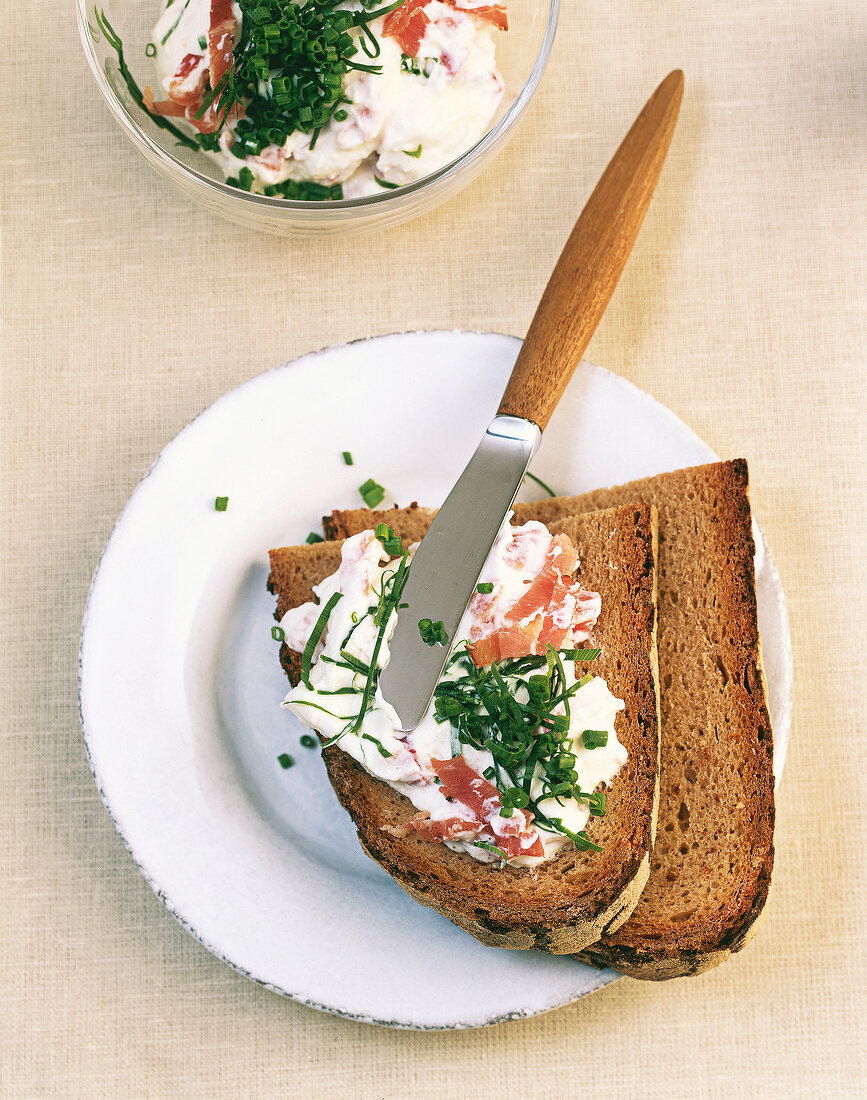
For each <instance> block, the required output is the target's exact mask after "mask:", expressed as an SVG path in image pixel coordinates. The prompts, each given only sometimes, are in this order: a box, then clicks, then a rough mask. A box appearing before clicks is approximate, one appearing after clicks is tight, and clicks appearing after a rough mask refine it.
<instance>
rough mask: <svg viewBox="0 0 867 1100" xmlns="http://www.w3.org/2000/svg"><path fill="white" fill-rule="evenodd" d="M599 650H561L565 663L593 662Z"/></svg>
mask: <svg viewBox="0 0 867 1100" xmlns="http://www.w3.org/2000/svg"><path fill="white" fill-rule="evenodd" d="M601 652H602V650H601V649H561V650H560V653H561V654H562V656H563V659H564V660H565V661H595V660H596V658H597V657H598V656H599V654H600V653H601Z"/></svg>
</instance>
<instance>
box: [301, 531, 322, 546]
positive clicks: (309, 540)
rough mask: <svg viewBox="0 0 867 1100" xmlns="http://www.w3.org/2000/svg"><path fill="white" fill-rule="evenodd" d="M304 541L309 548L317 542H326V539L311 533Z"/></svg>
mask: <svg viewBox="0 0 867 1100" xmlns="http://www.w3.org/2000/svg"><path fill="white" fill-rule="evenodd" d="M304 541H305V542H306V543H307V545H308V546H312V545H313V544H314V543H316V542H325V539H324V538H323V537H322V536H321V535H317V534H316V532H315V531H311V532H310V534H309V535H308V536H307V538H306V539H305V540H304Z"/></svg>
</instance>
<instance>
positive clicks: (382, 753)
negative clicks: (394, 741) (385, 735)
mask: <svg viewBox="0 0 867 1100" xmlns="http://www.w3.org/2000/svg"><path fill="white" fill-rule="evenodd" d="M361 739H362V740H363V741H372V742H373V743H374V745H376V748H377V751H378V752H379V755H380V756H384V757H385V758H386V760H388V759H389V758H390V757H391V753H390V752H389V751H388V749H387V748H386V747H385V745H383V743H382V742H381V741H377V739H376V738H375V737H371V736H370V734H369V733H363V734H362V735H361Z"/></svg>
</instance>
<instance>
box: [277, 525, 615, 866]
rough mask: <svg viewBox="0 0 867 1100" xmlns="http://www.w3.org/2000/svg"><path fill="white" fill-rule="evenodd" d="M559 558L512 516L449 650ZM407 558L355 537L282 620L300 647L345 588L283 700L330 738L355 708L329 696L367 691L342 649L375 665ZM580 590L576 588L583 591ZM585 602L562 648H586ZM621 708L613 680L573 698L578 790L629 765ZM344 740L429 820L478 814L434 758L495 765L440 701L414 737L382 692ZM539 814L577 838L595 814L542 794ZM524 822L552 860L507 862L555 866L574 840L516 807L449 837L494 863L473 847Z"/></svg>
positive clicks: (490, 624)
mask: <svg viewBox="0 0 867 1100" xmlns="http://www.w3.org/2000/svg"><path fill="white" fill-rule="evenodd" d="M552 548H553V549H552ZM412 549H414V548H411V550H412ZM558 552H559V551H558V550H557V547H556V544H555V542H554V539H553V537H552V536H551V535H550V534H549V532H548V531H547V529H546V528H545V527H544V526H543V525H542V524H539V523H528V524H525V525H524V526H523V527H516V528H514V529H513V528H512V527H511V526H510V524H509V523H508V521H507V522H506V523H505V524H504V526H503V530H502V531H501V533H500V535H499V536H498V538H497V540H496V542H495V543H494V546H493V547H492V549H491V553H490V555H489V557H488V560H487V563H486V565H485V568H484V570H483V572H482V575H481V578H480V584H481V585H482V587H483V588H484V587H486V586H487V584H491V585H492V587H493V591H492V592H491V593H490V594H487V593H485V594H484V595H476V596H474V597H473V600H472V601H471V602H470V606H469V607H468V609H467V612H466V614H465V615H464V618H463V620H462V622H461V625H460V628H459V630H458V635H457V637H458V639H459V641H458V643H457V645H456V647H455V650H454V651H453V652H458V651H464V643H465V641H466V640H468V639H472V638H474V637H479V636H481V635H484V634H486V633H488V632H490V630H492V629H497V627H499V626H501V625H502V624H503V621H504V614H505V612H507V611H508V609H510V608H512V607H513V606H514V605H515V603H516V602H517V601H518V600H519V599H520V598H521V596H522V595H523V594H524V593H526V592H527V588H528V585H529V584H531V583H532V582H533V581H534V580H535V578H536V577H537V576H538V575H539V574H540V573H541V572H542V570H543V569H544V567H545V565H546V562H550V561H551V554H552V553H553V554H554V555H555V556H556V554H557V553H558ZM399 561H400V559H399V558H397V559H395V558H391V559H389V556H388V555H387V554H386V553H385V551H384V549H383V546H382V544H381V542H380V541H378V540H377V539H376V537H375V535H374V533H373V532H372V531H366V532H363V533H362V534H359V535H355V536H353V537H352V538H349V539H347V540H346V542H345V544H344V546H343V551H342V561H341V565H340V568H339V570H338V571H337V573H335V574H334V575H333V576H331V577H328V578H327V579H326V580H324V581H323V582H322V583H321V584H319V585H317V586H315V587H314V593H315V594H316V596H317V601H318V602H317V603H307V604H304V605H302V606H300V607H297V608H293V609H291V610H290V611H288V612H287V613H286V615H285V616H284V617H283V619H282V621H281V626H282V628H283V631H284V634H285V641H286V643H287V645H289V646H290V648H292V649H295V650H297V651H299V652H303V651H304V649H305V646H306V645H307V642H308V639H309V638H310V636H311V633H312V631H313V629H314V627H315V625H316V623H317V621H318V619H319V617H320V614H321V612H322V609H323V608H324V607H325V605H326V604H327V603H328V601H329V599H330V598H331V597H332V596H333V595H334V594H335V593H337V592H340V593H342V596H341V597H340V599H338V601H337V602H336V604H335V605H334V607H333V609H332V611H331V613H330V616H329V618H328V622H327V627H326V629H325V632H324V634H323V636H322V638H321V640H320V642H319V644H318V645H317V647H316V650H315V651H314V653H313V662H314V663H313V664H312V667H311V671H310V678H309V681H310V686H309V687H308V686H305V684H304V683H299V685H298V686H297V687H295V688H293V689H292V690H291V691H290V692H289V693H288V695H287V696H286V698H285V700H284V702H283V706H284V707H286V708H287V709H289V710H291V711H292V712H293V713H294V714H296V715H297V716H298V717H299V718H300V719H301V721H302V722H304V723H305V724H306V725H308V726H310V727H311V728H312V729H315V730H317V731H318V732H319V733H320V734H322V735H323V736H324V737H326V738H330V737H337V736H338V735H340V734H341V732H342V731H344V730H345V729H346V727H347V724H348V723H349V722H351V721H352V719H353V718H355V717H356V716H357V715H358V713H359V709H360V696H359V695H358V694H345V693H341V694H328V693H333V692H345V690H346V689H348V688H353V687H354V688H358V687H361V686H363V685H364V682H365V679H366V677H365V676H364V675H362V674H360V673H359V672H356V671H353V669H352V668H347V667H346V665H345V654H347V653H348V654H349V655H350V656H351V657H352V658H356V659H357V660H359V661H361V662H362V663H363V664H365V665H368V666H369V663H370V661H371V657H372V653H373V649H374V645H375V642H376V638H377V635H378V634H379V629H378V628H377V627H376V626H375V625H374V622H373V617H372V616H371V615H369V614H368V610H369V608H370V607H371V606H372V605H376V603H377V600H378V593H379V592H380V591H381V590H382V586H383V580H384V578H385V580H388V578H389V576H390V575H391V574H393V573H394V571H395V569H396V567H397V565H398V564H399ZM574 587H575V590H576V591H580V590H579V589H578V586H577V585H575V586H574ZM580 602H582V603H583V606H584V607H585V608H586V609H589V610H586V611H585V612H584V613H582V614H576V616H575V619H574V622H575V623H576V624H577V625H576V626H574V627H573V629H572V630H571V632H570V633H569V634H568V635H567V636H566V638H565V639H564V642H563V643H562V644H563V646H565V647H569V646H573V645H575V644H580V643H581V642H583V641H586V640H587V639H588V638H589V637H590V631H591V629H592V626H593V624H594V623H595V621H596V616H597V615H598V613H599V599H598V597H597V596H595V595H594V594H592V593H586V592H583V591H582V592H581V593H580ZM396 621H397V615H396V613H394V612H393V613H392V614H391V616H390V618H389V620H388V622H387V623H386V626H385V630H384V634H383V639H382V643H381V648H380V650H379V654H378V659H377V665H378V667H379V668H380V669H381V668H384V667H385V666H386V664H387V663H388V659H389V641H390V639H391V637H392V634H393V632H394V627H395V624H396ZM350 633H351V636H350V637H349V640H348V641H346V642H345V645H344V644H343V643H344V640H345V639H346V637H347V635H350ZM341 648H343V653H341ZM563 664H564V674H565V686H566V687H571V686H572V685H574V684H575V683H576V680H575V674H574V664H573V662H572V661H565V662H564V663H563ZM457 675H459V670H458V666H457V665H453V666H452V668H451V669H448V668H447V671H446V673H445V674H444V679H448V678H449V677H453V678H454V677H456V676H457ZM516 698H517V699H518V701H519V702H525V703H526V702H527V699H528V696H527V693H526V690H525V689H524V688H521V689H520V691H519V694H518V695H516ZM623 709H624V704H623V702H622V701H621V700H619V699H616V698H615V697H614V696H613V695H612V694H611V692H610V691H609V690H608V686H607V684H606V683H605V681H604V680H603V679H602V678H601V677H598V676H594V677H592V678H589V680H588V682H586V683H584V684H583V685H582V686H581V687H580V688H579V689H578V690H577V691H576V692H575V694H574V695H572V697H571V700H570V710H571V714H570V724H569V731H568V734H567V736H568V737H569V738H570V739H571V740H572V746H571V750H570V751H571V752H572V753H573V754H574V756H575V764H574V770H575V771H576V772H577V774H578V780H579V781H578V786H579V788H580V789H581V790H582V791H584V792H593V791H595V790H596V789H597V788H598V787H599V786H600V785H601V784H607V783H610V782H611V781H612V779H613V778H614V776H615V775H616V774H617V772H618V771H619V769H620V768H621V767H622V765H623V764H624V763H625V761H626V758H627V753H626V749H625V748H624V746H623V745H622V744H621V743H620V742H619V741H618V739H617V734H616V731H615V719H616V716H617V714H618V712H620V711H621V710H623ZM553 713H555V714H563V713H564V707H563V705H562V704H561V705H559V706H558V707H555V708H554V710H553ZM585 730H594V731H605V732H606V733H607V744H605V745H604V746H603V747H598V748H592V749H588V748H585V746H584V743H583V739H582V733H583V731H585ZM337 744H338V745H339V746H340V748H341V749H342V750H343V751H344V752H347V753H349V755H350V756H352V757H353V758H354V759H355V760H357V761H358V762H359V763H360V764H361V765H362V766H363V767H364V768H365V769H366V770H367V771H368V772H369V773H370V774H371V775H374V776H376V777H377V778H378V779H381V780H383V781H385V782H386V783H388V784H389V785H390V786H391V787H393V788H394V789H395V790H397V791H399V793H400V794H402V795H404V796H405V797H406V798H408V799H409V800H410V801H411V802H412V803H413V805H414V806H415V807H416V808H417V809H418V810H420V811H422V812H423V813H425V814H429V815H430V821H431V822H433V823H440V822H447V821H453V820H454V819H455V818H456V816H457V817H460V818H466V817H469V818H470V819H472V816H473V815H472V813H471V812H469V811H468V810H467V809H466V807H464V806H462V805H461V804H460V803H457V802H455V801H454V800H452V801H449V800H448V799H447V798H446V797H445V796H444V794H443V792H442V790H441V789H440V784H439V781H438V779H437V776H436V773H435V771H434V769H433V768H432V766H431V761H432V760H434V761H444V760H449V759H451V758H452V757H457V756H458V755H459V754H460V755H463V757H464V759H465V761H466V763H467V764H468V765H469V767H470V768H471V769H472V771H473V772H474V773H475V775H476V777H478V776H482V775H483V773H484V772H485V771H486V770H487V769H490V768H491V767H492V765H493V763H494V761H493V757H492V755H491V753H490V752H489V751H488V750H487V749H485V750H478V749H476V748H474V747H473V746H471V745H466V744H463V745H462V744H460V743H459V742H458V739H457V737H456V736H455V731H454V730H453V727H452V725H451V723H450V722H448V721H445V722H437V721H436V720H435V718H434V708H433V706H432V707H431V708H430V709H429V711H428V713H427V715H426V716H425V718H424V719H423V721H422V722H421V723H420V725H419V726H418V727H417V728H416V729H415V730H413V731H412V732H411V733H408V734H404V733H402V732H399V730H398V721H397V716H396V714H395V712H394V710H393V708H392V707H391V706H390V704H389V703H388V702H387V701H386V700H385V699H384V698H383V697H382V694H381V692H380V691H379V689H378V688H377V691H376V694H375V697H374V699H373V701H372V706H371V708H370V710H369V711H368V712H367V713H366V714H365V716H364V719H363V721H362V723H361V725H360V727H359V728H358V730H357V731H356V732H352V731H350V732H344V733H343V735H342V736H341V737H340V739H339V741H338V742H337ZM380 746H381V750H382V751H381V750H380ZM384 754H385V755H384ZM489 774H490V773H489ZM543 775H544V772H543V771H542V769H541V766H540V765H537V766H536V771H535V773H534V778H533V780H532V783H531V794H532V797H533V799H534V800H539V799H540V797H541V796H542V795H543V793H544V791H543V787H542V777H543ZM538 808H539V810H540V811H541V812H542V813H544V814H545V815H547V816H548V817H549V818H554V817H556V818H559V819H561V820H562V823H563V825H564V826H565V827H566V828H567V829H568V830H569V831H570V832H572V833H579V832H581V831H582V830H583V829H584V828H585V827H586V826H587V824H588V820H589V818H590V811H589V809H588V806H587V803H586V802H585V801H579V800H576V799H573V798H571V797H564V798H561V799H559V800H555V799H553V798H550V797H549V798H542V800H541V801H538ZM516 821H517V822H518V823H519V824H520V823H522V822H523V823H525V825H526V828H525V832H526V834H527V837H526V842H524V841H523V840H522V845H523V846H525V847H529V846H532V845H533V844H534V842H537V841H539V840H541V843H542V846H543V847H544V855H543V856H542V855H522V854H513V855H512V857H511V858H510V859H509V864H510V866H518V867H534V866H537V865H539V864H541V863H543V862H544V861H545V860H549V859H552V858H553V857H554V856H556V855H557V853H558V852H559V851H560V850H561V849H562V848H563V847H564V845H566V844H569V843H571V842H570V840H569V839H568V838H567V836H565V835H564V834H563V833H560V832H553V831H549V830H547V829H543V828H541V827H538V826H536V825H535V824H533V823H532V821H531V819H529V817H528V815H525V814H523V812H522V811H521V810H517V809H516V810H514V811H513V815H512V816H511V817H509V818H501V817H500V816H499V815H496V816H494V817H493V818H492V819H491V820H490V821H489V822H487V823H480V824H478V826H477V828H475V829H465V830H463V831H461V832H459V834H458V835H457V836H455V837H452V838H444V841H443V842H444V843H446V844H447V845H448V846H449V847H450V848H452V849H453V850H455V851H460V852H465V853H467V854H468V855H470V856H472V857H473V858H474V859H477V860H481V861H482V862H491V861H496V860H498V859H499V858H500V857H499V856H498V855H497V854H496V853H495V852H492V851H489V850H488V849H486V848H480V847H478V846H477V843H478V841H479V840H483V841H487V842H488V843H489V844H492V845H494V846H496V845H497V838H498V837H502V836H505V835H507V834H508V833H509V831H512V832H514V829H515V827H516ZM536 846H537V847H538V845H537V844H536Z"/></svg>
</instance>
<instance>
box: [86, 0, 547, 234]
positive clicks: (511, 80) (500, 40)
mask: <svg viewBox="0 0 867 1100" xmlns="http://www.w3.org/2000/svg"><path fill="white" fill-rule="evenodd" d="M506 4H507V10H508V13H509V27H510V29H509V30H508V31H507V32H506V33H504V34H500V35H498V36H497V63H498V67H499V69H500V72H501V73H502V75H503V77H504V79H505V83H506V92H505V95H504V96H503V100H502V102H501V104H500V108H499V110H498V113H497V115H496V117H495V118H494V121H493V122H492V124H491V126H490V128H489V130H488V132H487V133H486V134H485V135H484V137H482V138H481V140H480V141H478V142H476V144H475V145H473V146H472V147H471V148H469V149H468V150H467V151H466V152H465V153H462V154H461V156H459V157H458V158H457V159H456V160H453V161H452V162H451V163H450V164H447V165H446V166H445V167H444V168H440V169H439V170H438V171H436V172H433V173H432V174H431V175H429V176H425V177H424V178H423V179H421V180H418V181H416V182H415V183H411V184H407V185H405V186H404V187H400V188H398V189H396V190H393V191H392V190H390V191H386V192H384V193H383V194H381V195H379V194H377V195H368V196H365V197H363V198H355V199H339V200H334V201H326V202H310V201H301V200H293V199H283V198H276V197H275V198H271V197H268V196H265V195H255V194H250V193H249V192H246V191H241V190H239V189H238V188H235V187H230V186H228V185H227V184H225V183H224V182H223V181H222V178H221V177H220V173H219V169H218V167H217V166H216V165H215V164H213V163H212V162H211V160H210V158H209V157H207V156H206V155H204V154H203V153H199V152H193V151H188V150H186V149H185V148H183V147H181V146H180V145H178V144H176V142H175V140H174V138H173V137H172V135H171V134H169V133H167V132H166V131H164V130H161V129H159V128H158V127H157V126H155V125H154V124H153V123H152V122H151V121H150V119H149V118H148V117H147V116H146V115H145V114H144V113H143V112H142V111H141V110H140V109H139V107H138V106H137V105H136V104H135V103H134V102H133V100H132V99H131V97H130V95H129V92H128V91H127V88H126V84H125V83H124V80H123V78H122V76H121V74H120V72H119V69H118V61H117V55H116V53H115V51H114V50H113V49H112V47H111V45H110V44H109V43H108V42H107V41H106V40H105V38H104V36H103V34H102V32H101V31H100V29H99V26H98V23H97V20H96V18H95V11H100V12H101V11H104V12H105V15H106V16H107V17H108V20H109V22H110V23H111V24H112V26H113V27H114V29H115V30H116V31H117V33H118V35H119V36H120V38H121V39H122V41H123V45H124V58H125V61H126V64H127V65H128V66H129V68H130V70H131V71H132V73H133V75H134V76H135V78H136V80H137V81H138V83H139V84H140V85H144V84H147V83H149V82H152V80H153V75H154V74H153V62H152V61H151V59H150V58H148V57H147V56H146V55H145V47H146V46H147V44H148V41H149V39H150V35H151V32H152V29H153V26H154V23H155V22H156V20H157V16H158V15H159V11H160V2H159V0H101V2H99V3H98V6H97V8H96V9H95V8H94V6H93V4H92V3H91V2H89V0H76V9H77V14H78V27H79V31H80V33H81V40H82V43H83V44H84V51H85V53H86V54H87V60H88V61H89V63H90V68H91V70H92V72H93V75H94V77H95V79H96V83H97V85H98V87H99V90H100V91H101V92H102V94H103V96H104V98H105V101H106V103H107V104H108V106H109V108H110V109H111V112H112V114H113V115H114V117H115V119H116V120H117V122H118V123H119V125H120V128H121V130H122V131H123V132H124V134H126V136H127V137H128V138H129V140H130V141H131V142H132V143H133V145H134V146H135V148H136V149H137V150H138V151H139V153H141V155H142V156H143V157H144V158H145V160H146V161H147V162H148V164H150V165H151V167H153V168H155V169H156V171H157V172H159V174H160V175H161V176H163V177H164V178H165V179H167V180H168V181H169V182H170V183H172V184H174V186H175V187H177V188H178V190H179V191H182V192H183V193H184V194H185V195H187V196H188V197H189V198H191V199H193V200H195V201H196V202H198V203H200V204H201V205H202V206H205V207H207V208H208V209H209V210H213V211H214V212H215V213H216V214H219V215H220V216H221V217H224V218H227V219H228V220H229V221H232V222H235V223H236V224H238V225H243V226H247V227H249V228H251V229H258V230H263V231H265V232H269V233H276V234H279V235H281V236H315V235H319V234H322V233H339V234H344V235H347V234H352V233H361V232H366V231H368V230H372V229H383V228H387V227H388V226H392V225H398V224H399V223H400V222H405V221H409V220H410V219H411V218H414V217H416V216H417V215H419V214H422V213H424V212H425V211H427V210H431V209H433V208H434V207H435V206H438V205H439V204H440V203H442V202H445V200H446V199H449V198H451V197H452V196H453V195H455V194H457V192H458V191H460V190H461V189H462V188H464V187H466V185H467V184H468V183H470V181H471V180H473V179H474V178H475V177H476V176H477V175H478V174H479V172H480V171H481V170H482V168H484V166H485V165H486V164H487V163H488V162H489V161H490V160H491V159H493V157H494V156H495V155H496V153H498V152H499V151H500V150H501V149H502V148H503V146H504V145H505V143H506V141H507V140H508V138H509V137H511V135H512V133H513V132H514V129H515V126H516V124H517V122H518V119H519V118H520V117H521V115H522V114H523V113H524V111H525V110H526V108H527V106H528V104H529V103H530V100H531V99H532V98H533V96H534V95H535V93H536V89H537V88H538V86H539V81H540V79H541V77H542V73H543V72H544V70H545V66H546V64H547V62H548V57H549V55H550V53H551V47H552V45H553V42H554V34H555V32H556V29H557V18H558V15H559V12H560V0H506Z"/></svg>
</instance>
